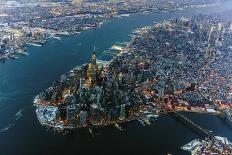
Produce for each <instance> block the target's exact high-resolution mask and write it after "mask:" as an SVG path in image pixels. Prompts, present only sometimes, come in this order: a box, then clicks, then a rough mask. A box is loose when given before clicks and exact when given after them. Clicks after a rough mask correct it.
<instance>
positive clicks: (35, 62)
mask: <svg viewBox="0 0 232 155" xmlns="http://www.w3.org/2000/svg"><path fill="white" fill-rule="evenodd" d="M227 6H231V5H227ZM225 9H227V8H226V7H223V9H222V7H218V6H217V7H208V8H198V9H188V10H183V11H172V12H151V13H148V14H144V15H138V14H134V15H131V16H129V17H123V18H119V19H117V18H115V19H112V20H111V21H108V22H106V23H105V24H103V26H102V27H100V28H97V29H95V30H94V29H91V30H86V31H84V32H82V33H81V34H79V35H76V36H68V37H62V39H61V41H59V40H55V39H54V40H50V41H49V42H48V43H47V44H45V45H44V46H43V47H35V46H28V52H29V56H25V57H23V58H20V59H16V60H12V61H7V62H6V63H5V64H0V117H1V121H0V150H1V154H23V155H25V154H64V153H66V154H74V153H75V154H78V153H85V154H90V153H92V152H94V153H95V154H106V153H108V154H110V153H123V154H125V153H126V152H127V153H131V154H132V153H141V154H167V153H169V152H170V153H174V154H186V152H184V151H182V150H181V149H180V147H181V146H182V145H184V144H186V143H187V142H189V141H191V140H192V139H195V138H200V137H199V135H198V133H196V132H195V131H194V130H192V129H190V128H188V127H186V126H185V125H184V124H182V123H181V122H180V121H178V120H177V119H175V118H173V117H171V116H169V115H164V116H161V117H160V118H159V119H158V121H156V122H154V123H153V124H152V125H151V126H147V127H142V126H141V125H140V124H139V123H137V122H136V121H133V122H129V123H125V124H122V126H123V128H125V129H126V131H124V132H121V131H119V130H117V129H115V128H113V127H105V128H100V129H97V131H96V135H97V136H96V138H94V139H93V138H91V136H90V135H89V133H88V131H87V130H77V131H75V132H73V133H71V134H69V135H66V136H63V135H59V134H55V135H53V133H51V132H46V129H45V128H44V127H42V126H41V125H40V123H39V122H38V120H37V118H36V113H35V108H34V107H33V105H32V102H33V98H34V97H35V95H36V94H38V93H40V92H41V91H43V90H44V89H46V88H47V87H48V86H49V85H50V84H51V83H52V82H53V81H55V80H57V79H59V77H60V76H61V75H62V74H65V73H67V72H68V71H69V70H71V69H72V68H73V67H75V66H77V65H81V64H83V63H86V62H87V61H88V60H89V58H90V56H91V54H92V51H93V47H94V44H95V45H96V54H97V57H98V59H101V60H110V59H111V57H109V56H106V55H104V53H103V52H104V51H105V50H107V49H109V48H110V47H112V46H113V45H114V44H117V43H122V42H126V41H129V40H130V37H129V36H128V35H129V34H130V33H131V32H132V31H133V30H134V29H136V28H140V27H143V26H145V25H149V24H152V23H153V22H158V21H161V20H167V19H171V18H176V17H180V16H192V15H197V14H199V13H202V14H209V13H214V12H222V11H224V10H225ZM228 9H229V8H228ZM185 115H187V116H188V118H190V119H192V120H193V121H194V122H197V124H199V125H201V126H202V127H204V128H207V129H210V130H212V131H213V132H214V133H215V135H219V136H225V137H228V139H229V140H230V141H231V140H232V134H231V130H232V129H231V126H230V124H229V123H227V122H225V121H224V120H223V119H221V118H220V117H218V116H212V115H205V114H185Z"/></svg>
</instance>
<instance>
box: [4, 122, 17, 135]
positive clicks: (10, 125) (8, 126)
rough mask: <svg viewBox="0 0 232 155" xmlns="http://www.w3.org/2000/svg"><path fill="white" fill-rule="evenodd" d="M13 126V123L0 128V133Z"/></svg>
mask: <svg viewBox="0 0 232 155" xmlns="http://www.w3.org/2000/svg"><path fill="white" fill-rule="evenodd" d="M13 126H15V124H14V123H10V124H8V125H7V126H6V127H4V128H2V129H1V130H0V133H3V132H6V131H7V130H9V129H10V128H12V127H13Z"/></svg>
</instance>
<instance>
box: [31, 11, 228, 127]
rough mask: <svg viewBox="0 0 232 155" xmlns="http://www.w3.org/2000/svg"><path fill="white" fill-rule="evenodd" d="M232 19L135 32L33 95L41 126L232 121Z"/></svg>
mask: <svg viewBox="0 0 232 155" xmlns="http://www.w3.org/2000/svg"><path fill="white" fill-rule="evenodd" d="M231 33H232V25H231V21H229V20H226V19H224V18H222V17H218V16H195V17H192V18H181V19H175V20H171V21H164V22H162V23H156V24H154V25H152V26H148V27H145V28H142V29H140V30H137V31H135V32H133V36H132V40H131V42H130V43H129V44H128V45H127V46H126V47H124V49H123V50H122V51H121V52H120V53H119V54H118V55H117V57H115V58H113V59H112V60H111V61H110V62H108V63H106V64H105V65H104V66H101V67H100V65H99V64H98V63H97V59H96V54H95V53H93V54H92V58H91V61H90V62H89V63H88V64H84V65H82V66H79V67H76V68H74V69H73V70H71V71H70V72H69V73H68V74H67V75H63V76H62V77H61V79H60V80H59V81H56V82H54V83H53V84H52V86H51V87H50V88H48V89H47V90H46V91H45V92H43V93H41V94H39V95H38V96H36V97H35V100H34V103H35V105H36V108H37V109H36V113H37V117H38V119H39V121H40V123H41V124H42V125H45V126H49V127H53V128H54V129H55V130H57V131H62V130H65V129H75V128H84V127H99V126H104V125H110V124H116V125H117V123H120V122H125V121H130V120H135V119H137V120H139V121H140V122H141V123H144V124H149V123H150V122H149V120H150V118H156V117H157V115H158V114H162V113H167V112H179V111H186V112H199V113H213V114H223V115H225V116H226V117H227V118H228V119H229V120H231V110H230V109H231V63H230V61H231V56H232V55H231V39H232V38H231Z"/></svg>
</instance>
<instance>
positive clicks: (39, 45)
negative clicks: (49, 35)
mask: <svg viewBox="0 0 232 155" xmlns="http://www.w3.org/2000/svg"><path fill="white" fill-rule="evenodd" d="M27 45H31V46H36V47H42V46H43V45H42V44H37V43H27Z"/></svg>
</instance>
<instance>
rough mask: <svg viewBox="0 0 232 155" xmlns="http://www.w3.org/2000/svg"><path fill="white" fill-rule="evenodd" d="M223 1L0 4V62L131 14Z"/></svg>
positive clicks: (79, 0)
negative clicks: (27, 50)
mask: <svg viewBox="0 0 232 155" xmlns="http://www.w3.org/2000/svg"><path fill="white" fill-rule="evenodd" d="M221 1H224V0H203V1H202V0H171V1H170V0H162V1H159V0H126V1H115V0H108V1H107V0H98V1H94V2H91V1H82V0H74V1H68V0H63V1H62V2H57V1H52V0H51V1H33V0H32V1H26V2H24V1H22V0H20V1H17V2H16V1H6V2H4V1H2V2H0V61H1V62H5V61H6V60H7V59H16V58H18V57H17V55H18V54H21V55H28V53H27V52H26V45H28V44H30V45H34V46H42V45H43V44H44V43H46V41H47V40H48V39H50V38H56V39H60V38H59V37H58V36H57V35H71V34H76V33H79V32H80V31H81V30H84V29H88V28H93V27H98V26H100V25H101V24H102V23H103V22H104V21H105V20H107V19H111V18H112V17H120V16H125V15H129V14H131V13H144V12H147V11H153V10H169V11H170V10H178V9H186V8H191V7H206V6H208V5H217V4H219V3H220V2H221Z"/></svg>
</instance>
